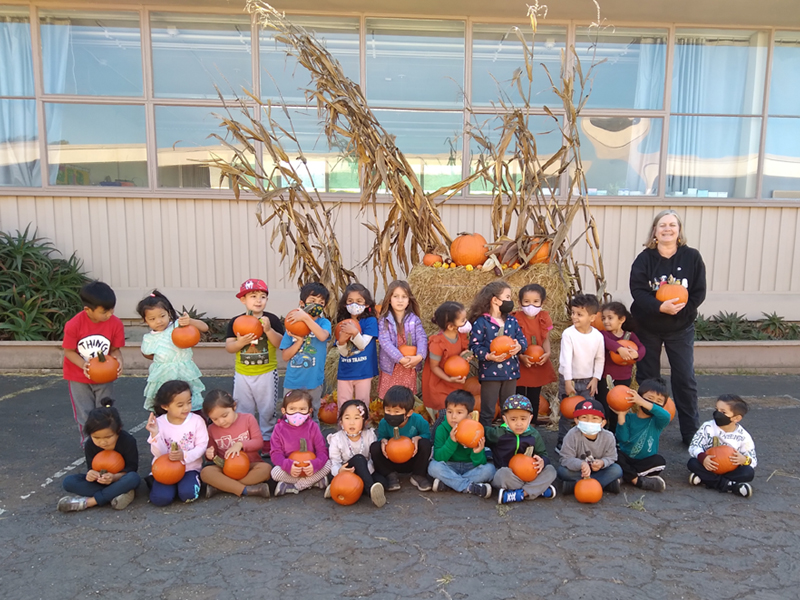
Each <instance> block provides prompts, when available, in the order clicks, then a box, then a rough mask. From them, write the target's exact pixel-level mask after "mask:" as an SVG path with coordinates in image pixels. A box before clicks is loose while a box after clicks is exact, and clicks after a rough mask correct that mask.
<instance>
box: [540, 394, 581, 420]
mask: <svg viewBox="0 0 800 600" xmlns="http://www.w3.org/2000/svg"><path fill="white" fill-rule="evenodd" d="M573 410H574V409H573ZM549 415H550V402H549V401H548V400H547V398H545V397H544V395H540V396H539V416H540V417H547V416H549Z"/></svg>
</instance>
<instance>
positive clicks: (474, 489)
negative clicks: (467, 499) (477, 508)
mask: <svg viewBox="0 0 800 600" xmlns="http://www.w3.org/2000/svg"><path fill="white" fill-rule="evenodd" d="M467 493H468V494H472V495H473V496H479V497H481V498H491V497H492V486H491V485H489V484H488V483H470V484H469V487H468V488H467Z"/></svg>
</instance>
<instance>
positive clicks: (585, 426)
mask: <svg viewBox="0 0 800 600" xmlns="http://www.w3.org/2000/svg"><path fill="white" fill-rule="evenodd" d="M578 429H580V430H581V431H582V432H583V433H585V434H586V435H597V434H598V433H600V431H602V429H603V426H602V425H601V424H600V423H589V422H588V421H578Z"/></svg>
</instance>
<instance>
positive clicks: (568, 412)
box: [561, 396, 586, 419]
mask: <svg viewBox="0 0 800 600" xmlns="http://www.w3.org/2000/svg"><path fill="white" fill-rule="evenodd" d="M584 400H586V398H584V397H583V396H567V397H566V398H564V399H563V400H561V414H562V415H564V418H565V419H574V418H575V408H576V407H577V406H578V403H579V402H583V401H584Z"/></svg>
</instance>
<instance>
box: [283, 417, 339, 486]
mask: <svg viewBox="0 0 800 600" xmlns="http://www.w3.org/2000/svg"><path fill="white" fill-rule="evenodd" d="M301 439H304V440H305V441H306V448H307V449H308V451H309V452H313V453H314V454H316V458H315V459H314V460H312V461H311V466H312V467H313V468H314V472H315V473H316V472H317V471H319V470H320V469H321V468H322V467H323V466H325V463H327V462H328V449H327V448H326V447H325V439H324V438H323V437H322V432H321V431H320V430H319V425H317V424H316V423H315V422H314V420H313V419H310V418H309V419H307V420H306V422H305V423H303V424H302V425H300V426H299V427H295V426H294V425H289V423H288V422H287V421H286V419H285V418H281V419H278V422H277V423H276V424H275V429H273V431H272V437H271V438H270V450H269V456H270V458H271V459H272V464H273V465H275V466H276V467H280V468H281V469H283V470H284V471H286V472H287V473H288V472H289V471H291V470H292V465H293V464H294V461H293V460H292V459H290V458H289V455H290V454H291V453H292V452H294V451H295V450H300V440H301Z"/></svg>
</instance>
